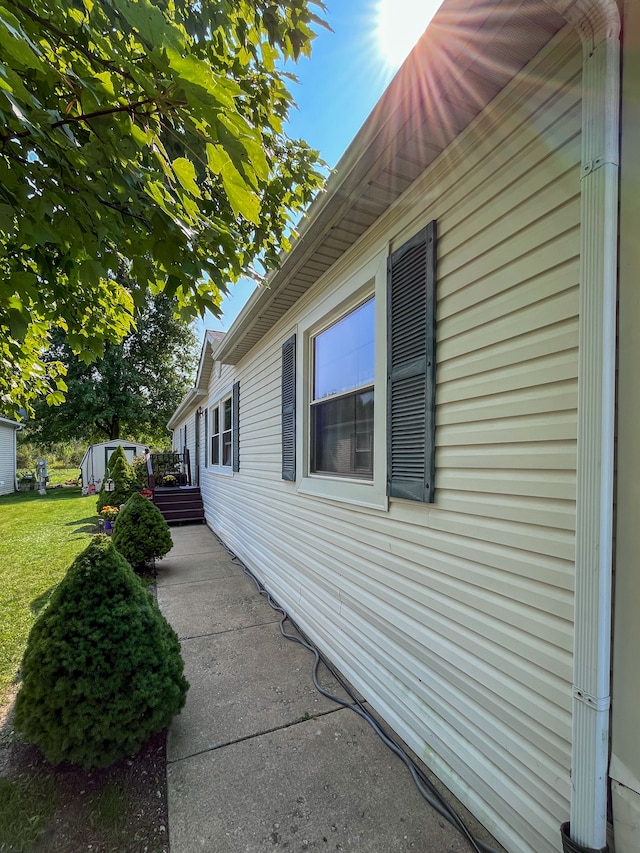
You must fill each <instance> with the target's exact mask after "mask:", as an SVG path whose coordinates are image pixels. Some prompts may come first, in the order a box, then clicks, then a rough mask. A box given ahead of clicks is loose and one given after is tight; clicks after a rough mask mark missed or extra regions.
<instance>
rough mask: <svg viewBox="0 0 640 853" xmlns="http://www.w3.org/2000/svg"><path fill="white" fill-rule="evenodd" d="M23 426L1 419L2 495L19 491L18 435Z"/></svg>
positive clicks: (0, 477)
mask: <svg viewBox="0 0 640 853" xmlns="http://www.w3.org/2000/svg"><path fill="white" fill-rule="evenodd" d="M20 429H22V425H21V424H19V423H17V422H16V421H12V420H9V418H2V417H0V495H9V494H11V493H12V492H15V491H16V489H17V483H16V434H17V432H18V430H20Z"/></svg>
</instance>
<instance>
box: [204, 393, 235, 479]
mask: <svg viewBox="0 0 640 853" xmlns="http://www.w3.org/2000/svg"><path fill="white" fill-rule="evenodd" d="M239 401H240V383H239V382H236V383H234V385H233V389H232V393H231V396H228V397H226V398H225V399H223V400H221V401H220V402H219V403H217V404H216V405H215V406H212V407H211V409H210V410H209V412H210V414H209V424H210V430H211V457H210V458H211V465H215V466H221V467H223V468H231V469H232V470H233V471H239V470H240V431H239V421H238V416H239Z"/></svg>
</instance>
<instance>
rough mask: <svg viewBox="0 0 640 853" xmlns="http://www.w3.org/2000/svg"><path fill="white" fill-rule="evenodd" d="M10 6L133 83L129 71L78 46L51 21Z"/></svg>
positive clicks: (19, 5)
mask: <svg viewBox="0 0 640 853" xmlns="http://www.w3.org/2000/svg"><path fill="white" fill-rule="evenodd" d="M8 5H9V6H13V8H14V9H18V10H19V11H20V12H22V14H23V15H26V16H27V17H28V18H31V20H32V21H35V23H37V24H39V25H40V26H41V27H42V28H43V29H44V30H47V31H48V32H49V33H51V35H54V36H56V37H57V38H59V39H61V40H62V41H64V42H67V43H68V44H71V46H72V47H73V49H74V50H77V51H78V53H81V54H82V55H83V56H86V58H87V59H89V60H90V61H91V62H96V63H97V64H98V65H102V66H103V67H104V68H107V69H108V70H109V71H111V72H113V73H115V74H119V75H120V77H124V78H125V79H126V80H131V81H133V77H132V76H131V74H130V73H129V72H128V71H125V70H124V69H122V68H117V67H116V66H114V64H113V63H111V62H109V60H107V59H102V57H100V56H96V55H95V54H94V53H91V51H90V50H87V49H86V48H85V47H82V45H80V44H78V42H77V41H76V40H75V39H74V38H73V36H71V35H69V33H65V32H64V30H59V29H58V28H57V27H55V26H54V25H53V24H52V23H51V22H50V21H47V19H46V18H41V17H40V15H36V13H35V12H33V11H32V10H31V9H29V8H27V7H26V6H23V5H22V3H16V2H15V0H8Z"/></svg>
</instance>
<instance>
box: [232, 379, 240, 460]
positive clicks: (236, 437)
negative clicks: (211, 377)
mask: <svg viewBox="0 0 640 853" xmlns="http://www.w3.org/2000/svg"><path fill="white" fill-rule="evenodd" d="M239 415H240V383H239V382H234V383H233V396H232V398H231V443H232V451H231V452H232V457H231V458H232V469H233V470H234V471H239V470H240V421H239Z"/></svg>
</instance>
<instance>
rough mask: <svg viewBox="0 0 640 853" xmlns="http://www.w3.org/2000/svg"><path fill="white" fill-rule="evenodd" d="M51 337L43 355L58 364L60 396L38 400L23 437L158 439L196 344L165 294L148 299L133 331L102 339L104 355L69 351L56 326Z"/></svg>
mask: <svg viewBox="0 0 640 853" xmlns="http://www.w3.org/2000/svg"><path fill="white" fill-rule="evenodd" d="M53 340H54V345H53V346H52V347H51V349H50V350H49V352H48V353H47V354H46V356H44V358H45V361H46V363H49V362H50V361H54V362H59V363H61V364H63V365H64V367H65V370H66V381H67V386H68V389H67V392H66V399H65V401H64V402H63V403H61V404H60V405H59V406H57V407H55V408H52V407H51V406H49V405H47V403H46V401H44V400H41V401H39V402H37V403H36V404H35V406H34V412H35V418H34V420H33V422H32V423H30V424H28V425H27V429H26V430H24V433H25V439H27V440H31V441H33V440H36V439H37V440H38V441H39V442H41V443H46V444H51V443H53V442H57V441H64V440H67V439H70V438H77V437H82V438H84V439H85V440H87V441H93V440H97V441H104V440H105V439H107V440H111V439H115V438H120V437H125V438H130V439H132V440H134V441H144V442H148V443H157V444H161V443H162V440H163V438H164V437H166V436H167V435H168V433H167V429H166V427H167V421H168V420H169V418H170V417H171V415H172V414H173V412H174V411H175V410H176V408H177V406H178V403H179V402H180V400H181V399H182V398H183V397H184V395H185V393H186V392H187V390H188V389H189V388H190V387H191V385H192V382H193V373H194V370H195V367H196V363H197V356H196V351H197V350H196V348H197V345H198V341H197V338H196V335H195V332H194V331H193V329H192V328H191V326H189V324H187V323H185V322H184V321H183V320H180V319H178V318H175V317H174V316H173V307H172V301H171V300H170V299H169V298H168V297H167V296H166V295H164V294H159V295H158V296H155V297H151V298H150V299H149V300H148V302H147V304H146V305H145V307H144V309H143V310H142V311H141V313H140V314H139V315H138V319H137V324H136V330H135V331H133V332H131V333H129V334H128V335H127V336H126V338H125V339H124V340H123V341H122V342H121V343H119V344H111V343H107V344H106V345H105V351H104V356H103V357H102V358H100V359H97V360H96V361H94V362H92V363H90V364H85V363H84V362H83V361H82V360H81V359H79V358H78V357H77V356H75V355H74V354H73V351H72V348H71V346H70V344H69V343H68V340H67V336H66V335H65V334H63V333H62V332H60V331H57V332H54V334H53Z"/></svg>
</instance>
